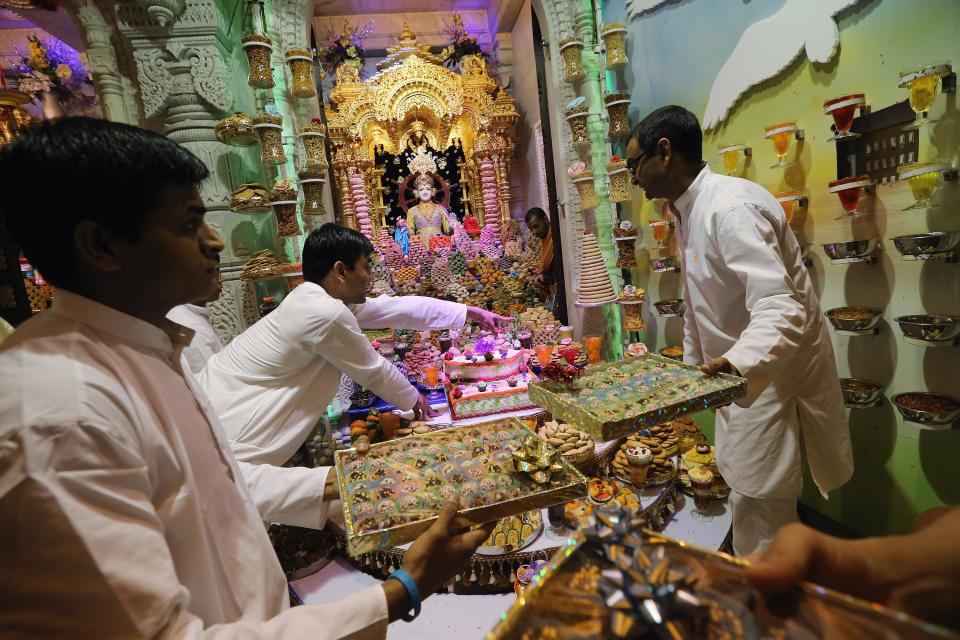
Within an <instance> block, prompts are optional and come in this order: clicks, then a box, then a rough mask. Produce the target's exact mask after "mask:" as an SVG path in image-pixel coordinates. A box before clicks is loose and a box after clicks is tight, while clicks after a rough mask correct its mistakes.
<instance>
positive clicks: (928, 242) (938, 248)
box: [892, 231, 960, 256]
mask: <svg viewBox="0 0 960 640" xmlns="http://www.w3.org/2000/svg"><path fill="white" fill-rule="evenodd" d="M892 240H893V246H895V247H896V248H897V251H899V252H900V254H901V255H905V256H919V255H923V254H925V253H945V252H947V251H953V250H954V249H956V248H957V245H958V244H960V232H957V231H928V232H927V233H915V234H912V235H908V236H897V237H896V238H892Z"/></svg>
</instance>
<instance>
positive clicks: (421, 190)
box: [407, 175, 450, 243]
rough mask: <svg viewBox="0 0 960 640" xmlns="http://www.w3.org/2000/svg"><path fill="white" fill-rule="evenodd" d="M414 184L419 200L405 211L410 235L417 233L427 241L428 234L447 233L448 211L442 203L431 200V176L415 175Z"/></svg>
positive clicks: (448, 228)
mask: <svg viewBox="0 0 960 640" xmlns="http://www.w3.org/2000/svg"><path fill="white" fill-rule="evenodd" d="M414 186H415V187H416V189H417V197H418V198H420V202H418V203H417V204H416V205H414V206H412V207H410V210H409V211H407V230H408V231H409V233H410V235H419V236H421V237H422V238H423V240H424V242H427V243H429V238H430V236H435V235H441V234H442V235H449V234H450V222H449V212H448V211H447V209H446V207H444V206H443V205H442V204H438V203H436V202H434V201H433V196H434V195H435V194H436V191H437V190H436V189H434V187H433V178H431V177H430V176H428V175H420V176H417V179H416V181H415V182H414Z"/></svg>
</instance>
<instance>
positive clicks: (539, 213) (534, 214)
mask: <svg viewBox="0 0 960 640" xmlns="http://www.w3.org/2000/svg"><path fill="white" fill-rule="evenodd" d="M534 219H537V220H546V221H547V222H548V223H549V222H550V218H549V217H547V212H546V211H544V210H543V209H541V208H540V207H533V208H532V209H530V210H529V211H527V215H525V216H523V220H524V222H526V223H527V224H530V221H531V220H534Z"/></svg>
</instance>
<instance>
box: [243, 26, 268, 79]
mask: <svg viewBox="0 0 960 640" xmlns="http://www.w3.org/2000/svg"><path fill="white" fill-rule="evenodd" d="M240 45H241V46H242V47H243V52H244V53H245V54H246V56H247V66H248V67H249V71H250V72H249V75H248V76H247V84H249V85H250V86H251V87H254V88H256V89H270V88H272V87H273V72H272V71H271V69H270V56H271V54H272V53H273V41H272V40H271V39H270V38H268V37H267V36H263V35H260V34H258V33H248V34H246V35H244V36H243V37H242V38H240Z"/></svg>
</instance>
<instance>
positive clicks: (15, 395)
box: [0, 289, 388, 638]
mask: <svg viewBox="0 0 960 640" xmlns="http://www.w3.org/2000/svg"><path fill="white" fill-rule="evenodd" d="M191 337H192V336H191V333H190V331H189V330H187V329H184V328H179V329H178V328H177V327H176V326H174V325H171V327H170V332H169V333H167V332H164V331H163V330H161V329H159V328H157V327H155V326H153V325H151V324H149V323H147V322H144V321H142V320H139V319H137V318H134V317H132V316H129V315H126V314H124V313H121V312H119V311H116V310H114V309H111V308H110V307H107V306H104V305H102V304H98V303H96V302H94V301H92V300H89V299H87V298H84V297H82V296H78V295H75V294H73V293H70V292H69V291H66V290H64V289H58V290H57V297H56V300H55V301H54V304H53V308H52V309H51V310H50V311H47V312H44V313H42V314H39V315H38V316H37V317H36V318H33V319H31V320H29V321H27V322H25V323H24V324H23V326H22V327H20V329H19V331H17V332H16V334H15V335H14V336H13V337H11V338H10V339H9V340H7V341H6V342H5V343H4V344H3V346H2V348H0V371H2V376H0V522H3V526H0V567H2V568H3V574H4V578H3V583H4V585H5V586H4V587H2V588H0V628H2V629H4V630H5V632H9V633H11V634H13V635H14V636H16V635H21V634H22V636H24V637H27V636H29V637H59V638H81V637H90V638H94V637H95V638H111V637H150V638H152V637H158V636H164V637H170V638H198V637H218V638H221V637H222V638H233V637H246V638H276V637H281V636H285V637H303V638H339V637H343V636H348V635H349V634H350V633H354V632H359V633H361V635H362V636H363V637H383V636H384V634H385V630H386V625H387V622H388V620H387V603H386V599H385V598H384V592H383V589H382V588H381V587H380V586H374V587H370V588H368V589H365V590H362V591H360V592H358V593H355V594H353V595H351V596H350V597H349V598H345V599H344V600H342V601H340V602H338V603H335V604H330V605H325V606H309V607H296V608H293V609H290V608H289V607H288V602H289V598H288V594H287V583H286V579H285V578H284V575H283V572H282V571H281V569H280V565H279V564H278V563H277V559H276V555H275V554H274V551H273V547H272V546H271V544H270V540H269V539H268V538H267V534H266V530H265V529H264V526H263V523H262V521H263V520H269V521H273V522H286V523H288V524H297V523H299V524H300V526H317V523H318V521H319V520H320V516H319V513H318V512H317V510H318V509H319V507H320V505H319V504H318V501H317V499H316V496H317V495H320V494H322V491H323V481H322V478H317V477H314V474H310V473H309V472H310V471H312V470H310V469H280V468H275V467H264V466H260V467H257V468H256V471H257V473H261V474H262V473H274V474H276V476H279V475H281V474H282V475H284V476H286V477H287V479H288V481H282V482H281V481H280V480H279V479H278V478H277V477H274V482H273V483H271V482H269V481H266V479H264V482H262V483H261V484H260V487H259V489H260V490H262V489H264V488H269V487H271V486H272V487H274V491H267V492H266V493H261V495H257V491H258V488H257V487H253V493H251V492H250V491H248V490H247V488H246V485H245V484H244V482H243V479H242V474H241V469H240V468H239V467H238V465H237V463H236V461H235V460H234V458H233V456H232V455H231V453H230V449H229V445H227V443H226V439H225V438H224V436H223V434H222V432H221V430H220V428H219V426H218V425H217V422H216V418H215V416H214V414H213V412H212V410H211V409H210V407H209V405H208V404H207V403H206V402H205V401H204V400H203V396H202V394H197V395H195V394H194V392H193V389H192V388H191V382H190V376H189V375H184V373H183V371H182V370H181V368H180V366H181V360H180V351H181V349H182V348H183V346H184V345H185V344H186V343H188V342H189V340H190V338H191ZM51 390H55V392H53V393H51ZM291 472H292V473H294V474H299V475H300V476H301V477H300V479H299V482H302V488H301V489H297V486H298V480H297V478H296V477H295V476H291V475H289V474H291ZM281 485H282V486H285V487H287V488H289V489H291V490H292V492H290V493H284V492H281V491H278V490H277V489H278V488H279V487H280V486H281ZM310 512H312V513H313V515H312V516H310V515H309V514H310ZM304 513H306V514H307V515H306V516H304ZM311 520H312V521H311ZM14 587H15V588H14Z"/></svg>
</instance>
